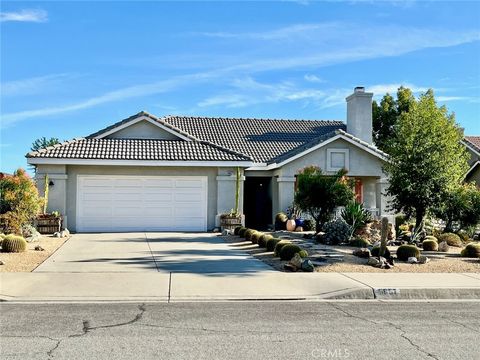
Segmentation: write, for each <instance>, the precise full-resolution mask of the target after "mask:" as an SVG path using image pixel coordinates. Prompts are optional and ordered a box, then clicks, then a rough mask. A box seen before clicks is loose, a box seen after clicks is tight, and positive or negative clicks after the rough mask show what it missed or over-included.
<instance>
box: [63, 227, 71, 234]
mask: <svg viewBox="0 0 480 360" xmlns="http://www.w3.org/2000/svg"><path fill="white" fill-rule="evenodd" d="M63 231H65V232H66V233H67V236H70V230H68V229H67V228H65V229H63Z"/></svg>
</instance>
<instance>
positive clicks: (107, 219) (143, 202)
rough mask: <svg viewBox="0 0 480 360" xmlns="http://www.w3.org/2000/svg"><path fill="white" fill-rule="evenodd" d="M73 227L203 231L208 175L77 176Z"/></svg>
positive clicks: (92, 230) (116, 230) (112, 230)
mask: <svg viewBox="0 0 480 360" xmlns="http://www.w3.org/2000/svg"><path fill="white" fill-rule="evenodd" d="M76 220H77V231H84V232H95V231H107V232H120V231H206V230H207V178H206V177H200V176H184V177H163V176H162V177H160V176H140V177H139V176H79V177H78V179H77V219H76Z"/></svg>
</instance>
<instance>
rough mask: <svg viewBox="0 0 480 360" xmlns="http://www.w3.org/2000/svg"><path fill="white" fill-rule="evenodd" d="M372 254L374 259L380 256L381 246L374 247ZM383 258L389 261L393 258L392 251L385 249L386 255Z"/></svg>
mask: <svg viewBox="0 0 480 360" xmlns="http://www.w3.org/2000/svg"><path fill="white" fill-rule="evenodd" d="M370 253H371V255H372V256H373V257H378V256H380V246H375V247H373V248H372V250H371V251H370ZM383 257H384V258H386V259H389V258H390V257H391V254H390V250H388V248H386V249H385V254H383Z"/></svg>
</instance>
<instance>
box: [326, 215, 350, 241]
mask: <svg viewBox="0 0 480 360" xmlns="http://www.w3.org/2000/svg"><path fill="white" fill-rule="evenodd" d="M323 231H324V232H325V235H323V237H322V239H323V241H324V242H325V244H332V245H337V244H340V243H344V242H347V241H348V238H349V237H350V233H351V229H350V226H349V225H348V224H347V223H346V222H345V221H343V220H342V219H336V220H333V221H329V222H327V223H326V224H325V225H324V226H323Z"/></svg>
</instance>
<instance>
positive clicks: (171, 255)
mask: <svg viewBox="0 0 480 360" xmlns="http://www.w3.org/2000/svg"><path fill="white" fill-rule="evenodd" d="M270 271H273V269H272V268H271V267H270V266H268V265H266V264H265V263H263V262H261V261H260V260H257V259H255V258H253V257H252V256H250V255H248V254H247V253H245V252H244V251H242V250H240V249H238V248H236V247H235V245H233V244H228V243H225V242H224V241H223V239H222V238H221V237H219V236H217V235H216V234H211V233H198V234H193V233H108V234H107V233H102V234H75V235H73V236H72V237H71V238H70V239H69V240H68V241H67V242H66V243H65V244H64V245H63V246H62V247H61V248H60V249H58V251H57V252H55V253H54V254H53V255H52V256H51V257H50V258H49V259H47V260H46V261H45V262H44V263H43V264H41V265H40V266H39V267H38V268H37V269H36V270H35V272H37V273H38V272H56V273H72V272H78V273H102V272H108V273H112V272H114V273H117V272H126V273H129V272H150V273H151V272H163V273H168V272H176V273H240V274H245V273H257V272H270Z"/></svg>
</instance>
